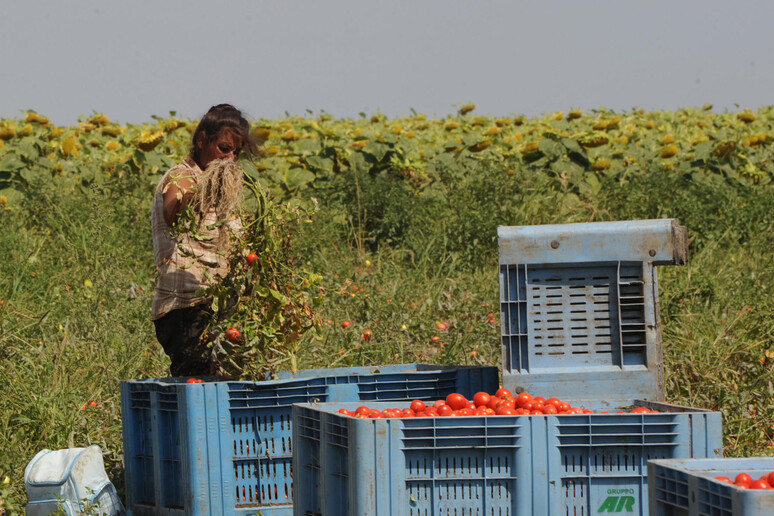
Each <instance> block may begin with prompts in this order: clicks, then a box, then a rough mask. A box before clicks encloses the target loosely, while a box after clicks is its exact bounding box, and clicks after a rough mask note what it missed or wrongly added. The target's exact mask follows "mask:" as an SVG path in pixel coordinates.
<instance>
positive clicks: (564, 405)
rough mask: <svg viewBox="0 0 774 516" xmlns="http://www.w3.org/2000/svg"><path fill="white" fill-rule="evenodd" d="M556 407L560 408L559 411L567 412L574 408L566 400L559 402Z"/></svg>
mask: <svg viewBox="0 0 774 516" xmlns="http://www.w3.org/2000/svg"><path fill="white" fill-rule="evenodd" d="M556 408H557V410H559V412H567V411H568V410H570V409H571V408H572V405H570V404H569V403H567V402H566V401H563V402H561V403H559V406H558V407H556Z"/></svg>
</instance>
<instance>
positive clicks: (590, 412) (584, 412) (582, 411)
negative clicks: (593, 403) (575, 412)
mask: <svg viewBox="0 0 774 516" xmlns="http://www.w3.org/2000/svg"><path fill="white" fill-rule="evenodd" d="M581 413H582V414H593V413H594V411H593V410H591V409H587V408H585V409H581Z"/></svg>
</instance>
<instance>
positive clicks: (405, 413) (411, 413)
mask: <svg viewBox="0 0 774 516" xmlns="http://www.w3.org/2000/svg"><path fill="white" fill-rule="evenodd" d="M400 413H401V414H402V415H403V417H413V416H416V412H414V411H413V410H412V409H410V408H404V409H403V410H401V411H400Z"/></svg>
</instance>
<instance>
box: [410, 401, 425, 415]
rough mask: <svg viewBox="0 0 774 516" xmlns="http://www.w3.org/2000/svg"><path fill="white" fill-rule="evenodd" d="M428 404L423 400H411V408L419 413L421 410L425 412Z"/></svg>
mask: <svg viewBox="0 0 774 516" xmlns="http://www.w3.org/2000/svg"><path fill="white" fill-rule="evenodd" d="M426 408H427V406H426V405H425V402H424V401H422V400H414V401H412V402H411V410H413V411H414V412H416V413H417V414H418V413H420V412H424V411H425V409H426Z"/></svg>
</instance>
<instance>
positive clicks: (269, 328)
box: [203, 178, 320, 380]
mask: <svg viewBox="0 0 774 516" xmlns="http://www.w3.org/2000/svg"><path fill="white" fill-rule="evenodd" d="M247 186H248V189H249V190H250V192H251V193H252V196H253V200H254V203H253V204H254V205H255V207H254V211H253V213H252V215H247V214H245V215H243V217H242V222H243V225H244V227H243V230H242V231H241V232H240V233H238V234H237V235H235V236H234V242H233V246H232V252H231V256H230V258H229V271H228V273H227V275H226V276H225V278H223V280H221V281H219V282H217V283H216V284H214V285H213V286H212V287H209V288H207V289H205V290H204V295H206V296H208V297H212V298H213V307H214V308H215V313H214V315H213V320H212V323H211V324H210V327H209V329H208V331H207V332H206V333H205V335H203V338H204V339H205V341H207V342H208V345H209V347H210V349H211V350H212V357H213V359H214V362H215V364H216V368H217V370H216V373H217V374H218V375H219V376H221V377H223V378H239V379H248V380H262V379H264V378H266V377H267V376H270V375H271V374H272V373H275V372H277V371H281V370H290V371H293V372H295V371H297V370H298V365H297V361H298V349H299V345H300V344H301V342H302V339H303V338H304V335H305V334H306V333H307V332H310V331H311V333H312V334H316V329H317V325H318V324H319V317H318V316H317V315H316V314H315V312H314V310H313V308H312V304H313V302H312V298H313V297H314V296H315V289H316V288H318V285H317V283H318V282H319V279H320V277H319V275H317V274H314V273H311V272H309V271H307V270H305V269H304V268H303V267H299V266H298V257H297V255H296V253H295V252H294V250H293V239H294V237H295V236H296V234H297V233H298V230H299V226H300V225H301V224H303V223H306V222H311V219H310V216H311V215H312V214H313V213H314V209H313V207H310V208H305V207H304V206H303V204H304V203H299V202H289V203H286V204H282V203H277V202H275V201H274V199H272V197H271V196H270V195H269V193H268V192H267V191H265V190H264V188H263V187H262V186H261V184H260V183H257V182H254V181H252V180H249V178H248V182H247ZM251 252H253V253H255V254H257V257H256V258H255V261H253V262H252V263H251V264H247V262H246V259H245V258H246V255H248V254H249V253H251ZM229 328H236V329H237V330H238V331H239V337H238V338H236V339H230V338H228V334H227V330H228V329H229Z"/></svg>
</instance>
